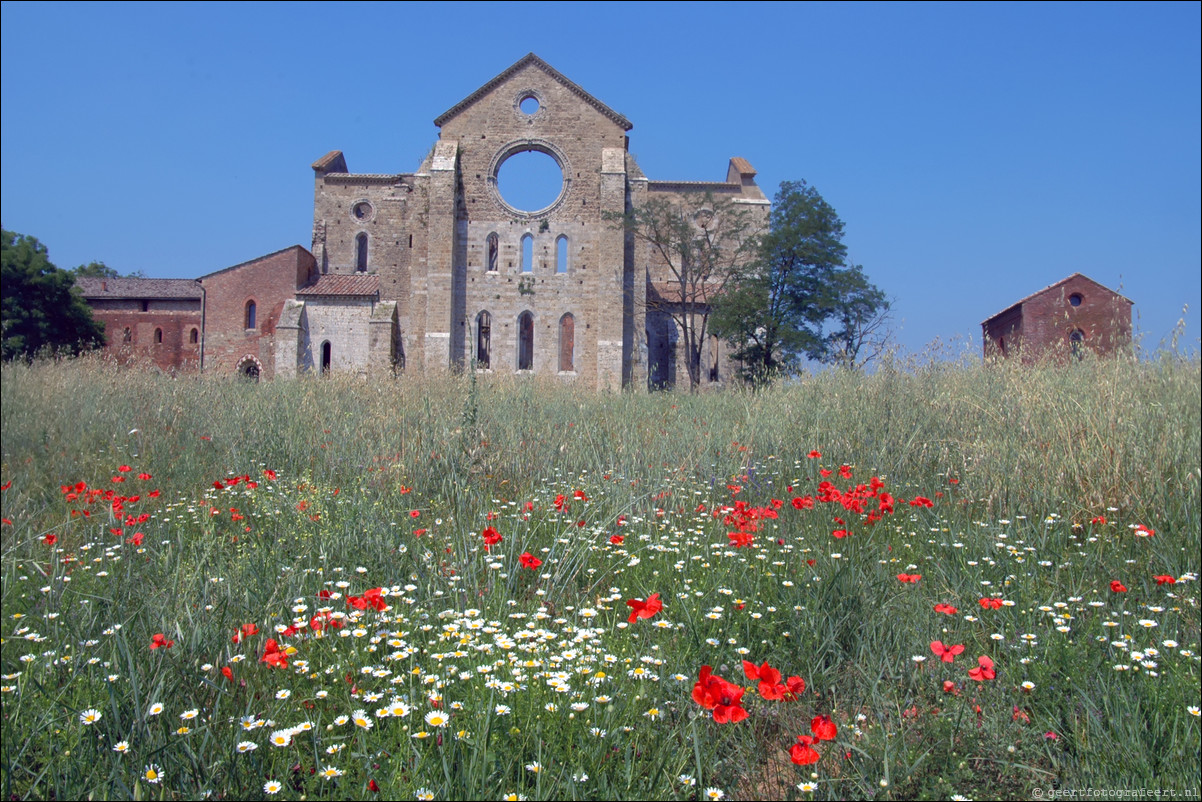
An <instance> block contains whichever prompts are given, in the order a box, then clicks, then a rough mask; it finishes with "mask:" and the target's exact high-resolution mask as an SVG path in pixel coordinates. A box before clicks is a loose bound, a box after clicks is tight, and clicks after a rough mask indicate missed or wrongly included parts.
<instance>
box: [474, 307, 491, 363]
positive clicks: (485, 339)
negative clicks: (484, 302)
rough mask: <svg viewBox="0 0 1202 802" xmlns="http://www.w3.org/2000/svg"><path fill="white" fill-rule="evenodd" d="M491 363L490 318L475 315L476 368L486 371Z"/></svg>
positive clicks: (482, 314)
mask: <svg viewBox="0 0 1202 802" xmlns="http://www.w3.org/2000/svg"><path fill="white" fill-rule="evenodd" d="M491 361H492V316H491V315H489V314H488V312H481V313H480V314H478V315H476V367H478V368H483V369H485V370H487V369H488V368H489V367H491Z"/></svg>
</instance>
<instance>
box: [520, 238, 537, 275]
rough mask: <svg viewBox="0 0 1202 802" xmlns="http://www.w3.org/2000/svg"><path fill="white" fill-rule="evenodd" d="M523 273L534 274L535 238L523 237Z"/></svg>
mask: <svg viewBox="0 0 1202 802" xmlns="http://www.w3.org/2000/svg"><path fill="white" fill-rule="evenodd" d="M522 272H523V273H532V272H534V236H533V235H531V234H524V235H522Z"/></svg>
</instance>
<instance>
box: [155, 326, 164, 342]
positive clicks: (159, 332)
mask: <svg viewBox="0 0 1202 802" xmlns="http://www.w3.org/2000/svg"><path fill="white" fill-rule="evenodd" d="M154 344H155V345H162V344H163V330H162V329H155V330H154Z"/></svg>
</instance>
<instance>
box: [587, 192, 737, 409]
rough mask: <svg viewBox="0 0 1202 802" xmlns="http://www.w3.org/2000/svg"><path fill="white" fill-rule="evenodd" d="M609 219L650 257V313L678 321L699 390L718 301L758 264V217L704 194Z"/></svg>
mask: <svg viewBox="0 0 1202 802" xmlns="http://www.w3.org/2000/svg"><path fill="white" fill-rule="evenodd" d="M608 217H609V218H610V219H611V220H613V221H615V222H618V223H619V224H620V225H622V226H623V227H625V229H626V231H627V232H628V233H629V234H631V235H632V236H633V237H634V240H635V242H636V243H637V244H638V245H639V246H641V249H643V250H644V252H646V253H648V255H649V257H650V264H649V265H648V271H649V278H650V286H649V288H648V294H647V309H648V310H654V311H658V312H661V313H663V314H665V315H667V316H668V317H670V318H671V319H672V320H673V321H674V322H675V324H676V326H677V329H678V330H679V332H680V335H681V340H682V342H683V348H684V351H685V365H686V368H687V371H688V377H689V388H690V390H696V389H697V387H698V386H699V385H700V383H701V355H702V351H703V349H704V346H705V342H706V337H707V336H708V334H709V333H710V332H709V319H710V314H711V312H712V309H713V303H714V300H715V299H716V298H718V297H719V296H721V295H722V293H723V292H725V291H726V288H727V287H728V286H730V285H731V284H732V283H733V282H735V281H737V280H738V279H739V278H740V277H741V276H742V275H743V274H745V273H746V271H747V270H748V269H749V267H750V266H751V265H752V264H754V262H755V259H756V254H757V245H756V243H757V236H758V234H759V230H758V228H759V227H758V225H757V223H756V218H755V216H754V215H753V213H751V212H749V211H748V209H747V207H745V206H740V205H739V204H736V203H733V202H732V201H731V200H730V199H729V198H723V197H718V196H715V195H714V194H713V193H711V192H706V193H704V194H699V195H679V196H673V197H670V198H668V197H657V198H651V199H650V200H648V201H647V202H646V203H644V204H642V205H640V206H639V207H637V208H634V209H631V210H630V211H628V212H627V213H626V214H624V215H608Z"/></svg>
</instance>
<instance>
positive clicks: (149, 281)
mask: <svg viewBox="0 0 1202 802" xmlns="http://www.w3.org/2000/svg"><path fill="white" fill-rule="evenodd" d="M75 286H77V287H79V289H80V291H81V292H82V293H83V297H84V298H96V299H100V298H113V299H116V298H137V299H139V300H148V299H152V298H173V299H187V300H197V301H199V300H200V298H201V295H202V293H201V289H200V285H199V284H197V283H196V282H195V281H194V280H193V279H190V278H92V277H85V278H77V279H76V280H75Z"/></svg>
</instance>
